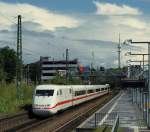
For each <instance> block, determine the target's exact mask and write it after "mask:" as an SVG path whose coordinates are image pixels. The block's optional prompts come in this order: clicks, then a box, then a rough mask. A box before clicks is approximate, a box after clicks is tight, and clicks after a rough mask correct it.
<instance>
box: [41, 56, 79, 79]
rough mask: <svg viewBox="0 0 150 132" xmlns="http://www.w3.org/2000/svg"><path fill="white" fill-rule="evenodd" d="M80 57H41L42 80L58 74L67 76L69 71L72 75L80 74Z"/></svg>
mask: <svg viewBox="0 0 150 132" xmlns="http://www.w3.org/2000/svg"><path fill="white" fill-rule="evenodd" d="M78 67H79V63H78V59H73V60H68V61H66V60H54V59H52V58H50V57H40V80H41V82H44V81H47V80H51V79H53V78H54V77H55V76H56V75H57V74H60V75H61V76H65V75H66V73H67V72H68V73H69V74H70V75H71V76H77V74H78Z"/></svg>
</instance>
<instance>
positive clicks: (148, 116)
mask: <svg viewBox="0 0 150 132" xmlns="http://www.w3.org/2000/svg"><path fill="white" fill-rule="evenodd" d="M129 43H130V44H148V100H147V101H148V106H147V114H148V115H147V125H148V128H150V111H149V102H150V42H148V41H132V39H130V40H125V41H124V44H129Z"/></svg>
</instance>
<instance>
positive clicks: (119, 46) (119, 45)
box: [118, 33, 121, 69]
mask: <svg viewBox="0 0 150 132" xmlns="http://www.w3.org/2000/svg"><path fill="white" fill-rule="evenodd" d="M120 54H121V44H120V33H119V44H118V68H119V69H120V67H121V61H120Z"/></svg>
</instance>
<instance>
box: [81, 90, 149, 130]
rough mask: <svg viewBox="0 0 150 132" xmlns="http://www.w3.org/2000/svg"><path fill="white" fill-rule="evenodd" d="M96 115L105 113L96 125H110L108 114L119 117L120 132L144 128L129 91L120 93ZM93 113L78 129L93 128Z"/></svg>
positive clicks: (140, 115)
mask: <svg viewBox="0 0 150 132" xmlns="http://www.w3.org/2000/svg"><path fill="white" fill-rule="evenodd" d="M96 113H107V114H106V115H105V116H103V117H102V118H101V120H99V122H98V123H97V124H98V125H101V124H103V123H104V122H105V124H108V125H110V123H112V122H110V115H111V114H110V113H117V115H118V116H119V129H120V131H122V132H138V131H140V128H146V125H145V123H144V120H143V116H142V114H141V112H140V111H139V110H138V108H137V107H136V105H134V104H132V97H131V94H130V90H129V91H122V92H120V93H119V94H118V95H117V96H116V97H114V98H113V99H112V100H111V101H109V102H108V103H107V104H105V105H104V106H103V107H102V108H101V109H99V110H98V111H97V112H96ZM94 122H95V113H94V114H93V115H92V116H91V117H90V118H88V119H87V120H86V121H85V122H83V123H82V124H81V125H80V126H78V128H93V127H95V123H94Z"/></svg>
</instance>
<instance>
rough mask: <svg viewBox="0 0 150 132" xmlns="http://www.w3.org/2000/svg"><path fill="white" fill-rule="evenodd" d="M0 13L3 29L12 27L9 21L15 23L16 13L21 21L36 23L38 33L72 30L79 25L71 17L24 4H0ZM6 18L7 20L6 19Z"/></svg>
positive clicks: (0, 22) (0, 23)
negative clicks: (20, 17) (64, 28)
mask: <svg viewBox="0 0 150 132" xmlns="http://www.w3.org/2000/svg"><path fill="white" fill-rule="evenodd" d="M0 11H1V12H0V15H1V17H0V19H1V21H0V25H1V26H0V27H3V28H4V27H5V28H8V27H10V26H11V25H12V22H11V21H14V22H15V21H17V20H16V19H15V18H14V17H16V16H17V15H18V13H19V14H21V15H22V17H23V21H25V22H32V23H36V24H37V29H38V30H39V31H42V30H51V31H55V30H56V28H58V27H66V28H74V27H77V26H78V25H79V24H80V23H79V21H78V20H77V19H75V18H73V17H71V16H68V15H64V14H61V13H56V12H52V11H49V10H47V9H44V8H41V7H37V6H34V5H30V4H26V3H24V4H19V3H15V4H10V3H5V2H0ZM6 17H7V18H8V19H6ZM10 20H11V21H10Z"/></svg>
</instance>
